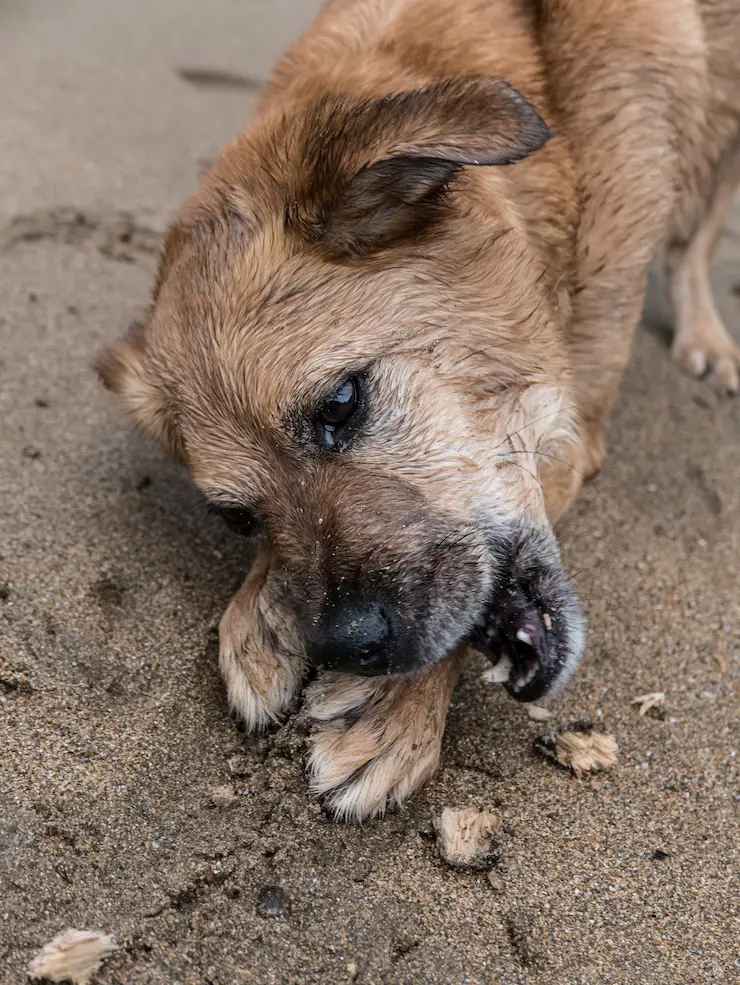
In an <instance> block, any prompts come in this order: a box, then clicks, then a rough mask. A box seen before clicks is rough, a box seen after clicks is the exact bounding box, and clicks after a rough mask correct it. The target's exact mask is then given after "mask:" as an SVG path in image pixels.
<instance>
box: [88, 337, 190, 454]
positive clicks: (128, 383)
mask: <svg viewBox="0 0 740 985" xmlns="http://www.w3.org/2000/svg"><path fill="white" fill-rule="evenodd" d="M93 367H94V369H95V371H96V372H97V374H98V376H99V378H100V380H101V382H102V383H103V386H105V387H106V389H108V390H110V391H111V392H112V393H114V394H115V395H116V397H117V398H118V400H119V401H120V403H121V404H122V406H123V408H124V410H126V411H127V412H128V413H129V414H130V415H131V417H132V418H133V419H134V421H135V422H136V424H137V425H138V427H139V428H140V429H141V430H142V431H143V432H144V433H145V434H147V435H148V436H149V437H150V438H153V439H154V440H155V441H158V442H159V443H160V444H162V445H163V446H164V447H165V449H166V450H167V451H168V452H169V453H170V454H171V455H172V456H173V457H174V458H176V459H178V460H181V459H182V447H181V440H180V437H179V432H178V430H177V426H176V421H175V416H174V413H173V408H172V402H171V399H170V396H169V394H167V393H166V391H165V390H164V388H163V387H162V385H161V384H159V383H158V382H157V380H156V379H155V377H154V374H153V373H152V367H151V366H150V365H149V361H148V359H147V352H146V328H145V326H144V324H143V323H141V322H134V323H133V324H132V325H131V326H130V327H129V330H128V332H127V333H126V335H125V336H124V337H123V338H122V339H120V340H119V341H118V342H116V343H114V344H113V345H112V346H109V347H108V348H107V349H104V350H103V351H102V352H101V353H99V354H98V356H97V357H96V358H95V360H94V363H93Z"/></svg>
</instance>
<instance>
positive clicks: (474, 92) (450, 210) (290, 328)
mask: <svg viewBox="0 0 740 985" xmlns="http://www.w3.org/2000/svg"><path fill="white" fill-rule="evenodd" d="M293 101H294V104H293V105H292V106H288V107H287V108H286V106H285V103H283V105H282V107H281V110H280V111H279V112H278V111H273V112H271V111H270V110H269V108H268V110H267V111H266V112H265V113H264V114H263V116H262V118H261V120H260V123H259V125H257V126H256V127H255V128H253V129H252V130H251V131H248V132H247V133H246V134H245V135H243V136H242V137H240V138H239V139H238V140H237V141H236V142H235V144H233V145H232V146H231V147H230V148H227V150H226V151H225V152H224V154H223V155H222V157H221V158H220V159H219V161H218V162H217V163H216V164H215V165H214V167H213V169H212V170H211V172H210V173H209V175H208V176H207V177H206V180H205V183H204V186H203V188H202V189H201V191H200V192H199V193H198V195H196V196H195V198H194V199H193V200H192V201H191V202H190V203H189V204H188V206H187V207H186V208H185V210H184V212H183V214H182V216H181V218H180V219H179V220H178V221H177V222H176V223H175V225H174V226H173V227H172V229H171V231H170V233H169V236H168V238H167V241H166V244H165V248H164V252H163V256H162V260H161V265H160V272H159V277H158V280H157V284H156V287H155V294H154V303H153V305H152V308H151V311H150V313H149V315H148V317H147V318H146V320H145V322H144V323H143V324H141V325H137V326H135V327H134V328H133V329H132V330H131V332H130V333H129V336H128V337H127V338H125V339H123V340H122V341H121V342H119V343H118V344H117V345H115V346H114V347H113V348H111V349H110V350H108V351H107V352H106V353H104V354H103V355H102V356H101V358H100V360H99V362H98V368H99V372H100V374H101V376H102V378H103V380H104V382H105V383H106V385H107V386H108V387H109V388H110V389H112V390H113V391H115V392H116V393H117V394H118V395H119V397H120V398H121V400H122V402H123V404H124V405H125V406H126V408H127V409H128V410H129V412H130V413H131V414H132V415H133V417H134V418H135V419H136V421H137V422H138V424H139V425H140V426H141V427H142V428H143V429H144V430H145V431H146V432H147V433H148V434H150V435H152V436H154V437H155V438H156V439H158V440H159V441H160V442H161V443H162V444H164V445H165V446H166V448H167V449H168V450H169V451H170V452H171V453H172V454H173V455H175V456H176V457H177V458H178V459H180V460H181V461H182V462H184V463H185V464H186V465H187V467H188V469H189V470H190V473H191V474H192V476H193V478H194V480H195V482H196V483H197V484H198V486H199V487H200V489H201V490H202V492H203V493H204V495H205V496H206V498H207V499H208V501H209V502H210V503H211V504H212V506H213V507H214V508H215V509H216V510H218V511H219V512H220V513H221V514H222V515H223V517H224V518H225V519H226V520H227V522H229V523H230V524H231V525H232V526H233V527H234V528H236V529H237V530H239V531H240V532H243V533H246V534H249V535H253V536H255V537H264V538H266V539H267V541H268V542H269V544H270V550H271V557H272V562H271V572H270V578H269V579H268V581H267V582H266V586H265V588H264V591H265V592H269V599H268V600H267V601H268V602H269V604H270V605H272V606H282V607H287V609H289V610H290V614H291V619H292V620H294V621H295V623H296V624H297V625H298V626H299V627H300V632H301V635H302V637H303V639H304V640H305V647H306V652H307V655H308V657H309V659H310V660H312V661H313V662H314V663H316V664H317V665H319V666H323V667H330V668H335V669H341V670H347V671H352V672H356V673H361V674H386V673H404V672H409V671H414V670H417V669H419V668H421V667H423V666H424V665H427V664H429V663H431V662H434V661H436V660H439V659H440V658H442V657H443V656H444V655H445V654H446V653H447V652H448V651H449V650H450V649H451V648H452V647H454V646H455V645H456V644H458V643H459V642H460V641H461V640H464V639H466V638H470V639H472V640H473V641H474V642H475V643H476V644H477V645H478V646H480V647H483V648H486V649H488V650H489V651H490V652H491V653H492V654H494V653H495V654H496V655H497V656H498V655H500V654H504V655H508V656H509V657H510V658H511V659H512V660H513V669H512V672H511V680H510V683H509V687H510V690H511V691H512V693H515V694H516V696H518V697H520V698H522V699H524V700H533V699H534V698H536V697H538V696H539V695H540V694H541V693H543V692H544V691H546V690H548V689H550V687H551V686H552V685H553V684H555V683H556V682H557V681H558V680H562V679H564V677H565V676H567V673H566V672H567V671H568V669H569V668H570V667H571V666H572V665H573V664H574V663H575V662H576V661H577V659H578V657H579V655H580V650H581V645H582V630H581V621H580V616H579V614H578V609H577V607H576V605H575V603H574V601H573V599H572V597H571V594H570V592H569V590H568V588H567V585H566V582H565V579H564V577H563V575H562V573H561V570H560V566H559V560H558V554H557V550H556V548H555V546H554V541H553V538H552V534H551V531H550V528H549V525H548V521H547V517H546V513H545V505H544V503H543V495H542V489H541V486H540V483H539V480H538V470H539V466H540V463H541V462H542V461H547V460H548V456H556V455H557V454H558V451H559V449H560V448H561V447H562V444H563V442H565V441H567V440H568V438H569V437H570V426H571V414H570V410H571V404H572V400H571V396H570V392H569V382H568V380H569V372H568V365H567V355H566V346H565V343H564V340H563V338H562V335H561V327H560V325H561V320H562V313H560V312H558V311H557V301H556V292H555V291H554V290H553V287H552V284H551V282H550V281H549V280H548V272H547V270H546V266H545V263H544V262H543V259H542V258H541V256H540V255H539V254H538V253H537V250H536V249H534V248H533V246H532V245H531V243H530V239H529V234H528V230H527V225H526V222H525V221H524V219H523V218H522V216H521V215H520V214H519V213H518V210H517V208H516V207H515V206H514V205H513V204H512V201H511V197H510V196H507V192H506V189H507V187H510V183H511V182H516V173H517V172H516V169H506V170H507V171H508V172H509V173H507V174H506V175H504V174H503V173H502V171H501V168H500V167H497V166H503V165H511V164H513V163H514V162H516V161H519V160H521V159H523V158H525V157H527V156H528V155H530V154H532V153H533V152H535V151H537V150H538V149H539V148H540V147H541V146H542V145H543V144H544V143H545V142H546V141H547V139H548V137H549V131H548V129H547V127H546V125H545V124H544V123H543V121H542V120H541V119H540V117H539V116H538V114H537V113H536V112H535V111H534V109H533V108H532V107H531V106H530V105H529V103H527V102H526V101H525V100H524V98H523V97H522V96H521V95H520V94H519V93H518V92H517V91H516V90H515V89H513V88H511V87H510V86H508V85H507V84H506V83H504V82H501V81H496V80H469V81H466V82H450V83H443V84H439V85H434V86H430V87H427V88H425V89H420V90H414V91H410V92H405V93H401V94H398V95H391V96H386V97H381V98H377V99H366V100H363V101H356V100H351V99H349V98H344V97H337V96H333V95H326V96H323V97H321V98H318V97H315V98H312V99H308V98H306V99H305V100H304V101H303V102H301V97H300V96H298V95H296V96H294V97H293ZM474 165H479V166H483V167H473V166H474Z"/></svg>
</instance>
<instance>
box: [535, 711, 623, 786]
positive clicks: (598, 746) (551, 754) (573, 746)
mask: <svg viewBox="0 0 740 985" xmlns="http://www.w3.org/2000/svg"><path fill="white" fill-rule="evenodd" d="M534 746H535V749H536V750H537V752H539V753H541V754H542V755H543V756H547V757H548V759H552V760H553V761H554V762H556V763H557V764H558V765H559V766H563V767H565V769H569V770H572V771H573V775H574V776H577V777H580V776H582V775H583V774H584V773H590V772H596V771H597V770H605V769H608V768H609V767H610V766H613V765H614V764H615V763H616V761H617V748H618V747H617V740H616V739H615V738H614V736H613V735H610V734H609V733H608V732H601V731H598V730H597V729H595V728H594V727H593V723H591V722H586V721H578V722H572V723H569V724H568V727H567V728H564V729H562V730H558V729H548V730H547V731H546V732H544V733H541V734H540V735H538V736H537V738H536V739H535V740H534Z"/></svg>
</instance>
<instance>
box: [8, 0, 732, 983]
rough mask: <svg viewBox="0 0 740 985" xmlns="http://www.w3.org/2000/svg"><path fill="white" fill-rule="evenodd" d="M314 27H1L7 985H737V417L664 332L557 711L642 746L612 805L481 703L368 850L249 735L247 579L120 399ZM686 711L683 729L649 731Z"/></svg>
mask: <svg viewBox="0 0 740 985" xmlns="http://www.w3.org/2000/svg"><path fill="white" fill-rule="evenodd" d="M314 6H315V4H313V3H308V2H304V3H297V2H289V0H285V2H277V0H269V2H268V0H262V2H258V0H251V2H249V0H217V2H210V3H208V4H204V3H198V2H197V0H187V2H185V0H168V2H165V0H158V2H156V3H152V2H150V0H148V2H145V0H127V2H126V3H125V4H122V3H119V2H113V0H66V2H64V3H55V4H50V3H48V2H44V0H24V2H20V0H18V2H15V3H13V2H6V3H4V4H3V6H2V12H1V13H0V91H2V93H3V99H2V100H1V101H0V134H1V135H2V138H1V139H2V158H3V179H2V183H1V184H0V219H1V220H2V225H3V231H2V233H1V234H0V269H1V270H2V277H1V281H0V291H1V292H2V305H1V306H0V420H1V421H2V427H1V428H0V455H1V456H2V458H1V460H0V464H1V468H2V487H1V491H0V702H1V703H0V743H1V745H0V750H1V753H2V758H1V760H0V983H1V985H14V983H20V982H23V981H24V980H25V967H26V963H27V961H28V960H29V958H31V957H32V956H33V954H34V953H35V952H36V950H37V949H38V948H39V947H40V946H41V945H42V944H43V943H44V942H45V941H47V940H48V939H50V938H51V937H53V936H54V935H55V934H57V933H58V932H59V931H61V930H63V929H64V928H65V927H67V926H74V927H80V928H85V927H99V928H102V929H103V930H106V931H108V932H110V933H112V934H114V935H115V937H116V939H117V940H118V941H119V942H120V943H121V945H122V947H121V950H119V951H118V952H117V953H116V954H115V955H114V956H113V957H112V958H111V959H110V960H109V961H108V962H107V963H106V965H105V966H104V969H103V970H102V971H101V973H100V976H99V979H98V980H99V981H100V982H104V983H111V985H112V983H120V985H124V983H126V985H154V983H183V985H200V983H204V985H205V983H208V985H239V983H250V982H254V983H260V985H269V983H297V985H309V983H332V985H334V983H342V982H349V981H352V980H355V981H356V982H360V983H363V985H370V983H389V985H390V983H393V985H402V983H403V985H412V983H413V985H419V983H434V985H437V983H439V985H441V983H453V985H457V983H463V982H469V983H491V985H493V983H506V985H515V983H516V985H520V983H521V985H549V983H558V985H561V983H562V985H569V983H587V985H595V983H610V985H611V983H628V982H629V983H650V985H662V983H666V985H668V983H670V985H689V983H697V985H699V983H700V985H707V983H715V982H716V983H730V982H733V981H736V980H737V978H736V976H737V975H738V973H739V972H738V966H737V951H736V947H737V936H736V935H737V931H738V925H737V892H736V891H737V883H736V882H735V885H734V890H735V892H734V893H733V892H732V878H733V867H734V868H735V876H736V874H737V862H738V851H737V848H738V842H737V827H735V828H733V813H732V812H733V807H734V800H735V798H736V795H737V760H736V758H735V755H736V752H735V747H736V744H737V711H738V707H737V703H734V704H733V697H732V687H733V683H734V684H735V686H736V683H737V666H738V653H739V651H740V497H738V493H737V490H738V486H739V485H740V455H738V447H739V441H738V439H739V437H740V403H739V402H732V401H726V400H723V399H720V398H718V397H717V396H715V395H714V393H713V392H712V391H711V390H710V389H709V388H708V387H707V386H706V385H705V384H702V383H698V382H694V381H691V380H688V379H685V378H683V377H682V376H681V375H680V374H679V372H678V371H677V370H676V369H675V368H674V366H673V365H672V364H671V362H670V361H669V359H668V358H667V355H666V351H665V337H664V333H663V332H662V331H661V330H659V329H657V330H653V331H647V330H643V331H642V332H641V333H640V336H639V339H638V343H637V347H636V352H635V357H634V360H633V363H632V366H631V368H630V370H629V373H628V375H627V378H626V381H625V385H624V390H623V393H622V396H621V399H620V401H619V403H618V406H617V408H616V410H615V413H614V417H613V421H612V425H611V428H610V450H611V457H610V460H609V464H608V468H607V470H606V472H605V473H604V475H603V477H602V478H601V479H600V480H599V482H598V483H597V484H596V485H594V486H593V487H591V488H590V489H589V490H587V492H586V493H585V494H584V496H583V498H582V499H581V501H580V502H579V504H578V506H577V508H576V509H575V511H574V513H573V515H572V517H571V518H570V519H569V521H568V522H567V524H566V526H565V527H564V530H563V542H564V546H565V552H566V555H567V558H568V562H569V567H570V569H571V570H572V571H573V572H574V573H575V575H574V578H575V583H576V585H577V586H578V587H579V590H580V592H581V595H582V598H583V600H584V605H585V608H586V610H587V612H588V615H589V619H590V623H591V635H590V643H589V648H588V654H587V657H586V660H585V662H584V664H583V668H582V671H581V672H580V674H579V676H578V678H577V680H576V681H575V682H574V683H573V685H572V686H571V688H570V689H569V690H568V692H567V693H566V694H565V695H564V696H563V697H561V698H560V699H559V700H558V702H557V704H556V705H555V710H556V712H557V714H558V715H559V716H560V715H562V716H565V717H567V718H584V717H591V718H593V719H594V720H596V721H598V722H600V723H603V725H604V726H605V727H606V728H608V729H609V730H610V731H612V732H613V733H614V734H615V735H616V737H617V739H618V741H619V745H620V760H619V765H618V767H617V768H616V769H615V770H614V771H613V772H611V773H608V774H601V775H598V776H595V777H592V778H589V779H584V780H581V781H580V782H579V781H577V780H575V779H573V778H572V777H571V776H570V775H568V774H567V773H565V772H563V771H560V770H558V769H557V768H556V767H554V766H553V765H551V764H548V763H546V762H544V761H542V760H541V759H539V758H537V756H536V755H535V754H534V752H533V748H532V744H533V738H534V736H535V734H536V732H537V730H538V726H536V725H535V724H533V723H532V722H530V721H529V720H528V719H527V716H526V714H525V712H524V710H523V709H522V708H521V707H520V706H518V705H516V704H515V703H514V702H512V701H510V700H508V699H506V697H505V696H504V695H503V694H502V693H500V691H499V690H498V689H496V688H491V687H488V688H487V687H485V686H484V685H482V684H481V683H480V680H479V675H480V669H481V668H476V669H475V670H473V671H471V672H470V673H469V674H468V676H467V678H466V679H465V680H464V682H463V684H462V685H461V687H460V689H459V691H458V692H457V694H456V696H455V701H454V706H453V709H452V712H451V716H450V721H449V727H448V731H447V736H446V739H445V745H444V753H443V761H442V768H441V771H440V773H439V775H438V777H437V779H436V780H435V781H434V782H433V783H432V784H431V785H430V786H429V787H428V788H427V789H426V790H425V791H424V792H423V793H421V794H420V795H418V796H416V797H415V798H414V800H413V802H412V804H411V806H410V808H409V809H408V811H407V812H404V813H402V814H395V815H392V816H389V817H388V818H386V819H385V820H383V821H381V822H377V823H373V824H370V825H368V826H366V827H364V828H357V827H339V826H337V825H335V824H333V823H332V822H331V821H329V820H328V819H327V818H326V817H325V816H324V815H323V814H322V812H321V810H320V809H319V807H318V806H317V805H315V804H312V803H310V802H309V800H308V798H307V796H306V788H305V783H304V777H303V766H302V758H303V753H304V746H303V742H304V740H303V739H302V738H301V737H300V736H299V735H297V734H295V733H294V732H293V731H292V730H291V727H290V725H289V726H288V727H287V728H285V729H284V730H282V731H278V732H275V733H273V734H270V735H268V736H266V737H263V738H260V739H256V740H255V739H252V738H248V737H246V736H245V735H244V734H243V733H242V732H241V731H240V729H239V727H238V725H237V724H236V723H235V722H234V721H232V720H231V719H230V718H229V715H228V713H227V708H226V705H225V701H224V693H223V689H222V686H221V682H220V680H219V675H218V671H217V667H216V650H217V642H216V626H217V622H218V618H219V616H220V614H221V612H222V610H223V608H224V606H225V604H226V601H227V599H228V598H229V595H230V593H231V592H232V591H233V590H234V589H235V587H236V586H237V584H238V582H239V580H240V577H241V575H242V573H243V570H244V567H245V558H244V556H243V555H242V553H241V548H240V545H239V544H238V543H234V542H233V541H232V540H231V539H229V537H228V536H227V535H225V534H224V532H223V531H222V529H221V528H220V526H219V525H218V524H217V523H216V522H215V521H212V520H210V519H208V518H206V517H203V516H201V515H200V514H199V513H198V511H197V509H196V499H195V496H194V495H193V493H192V491H191V489H190V487H189V485H188V482H187V480H186V478H185V477H184V476H183V475H181V474H180V473H179V472H178V471H177V470H176V469H175V468H173V467H172V466H170V465H168V464H167V463H165V462H164V461H162V459H161V457H160V456H159V455H158V454H157V453H156V452H155V451H153V450H152V449H150V448H148V447H147V446H145V445H144V444H143V443H142V442H141V441H139V440H138V439H137V438H135V437H134V436H132V435H131V433H130V432H129V430H128V429H127V427H126V425H125V424H124V422H122V420H121V419H120V417H119V416H118V415H117V414H116V413H115V411H114V410H113V408H112V407H111V406H110V404H109V402H108V400H107V398H106V396H105V395H104V394H103V393H102V392H101V391H100V390H99V388H98V386H97V383H96V381H95V380H94V378H93V376H92V374H91V372H90V371H89V369H88V365H89V359H90V356H91V354H92V353H93V352H94V351H95V349H96V348H97V347H98V346H99V345H100V344H101V343H103V342H104V341H105V340H108V339H110V338H112V337H113V336H114V335H116V334H117V333H118V332H119V331H121V330H122V329H123V328H124V327H125V325H126V324H127V323H128V321H129V319H130V318H131V317H133V316H134V315H136V314H137V312H138V311H139V310H140V308H141V306H142V305H143V304H144V303H145V301H146V298H147V292H148V289H149V284H150V277H151V272H152V267H153V262H154V250H155V249H156V244H157V239H158V235H159V234H160V232H161V230H162V227H163V224H164V222H165V220H166V217H167V215H168V214H169V213H170V211H171V210H172V209H173V208H174V207H175V206H176V205H177V204H178V202H180V200H181V199H182V198H183V196H184V195H185V194H186V193H187V192H188V190H189V189H190V188H191V187H192V185H193V183H194V181H195V180H196V175H197V172H198V169H199V167H200V166H201V165H202V162H203V160H206V159H208V158H209V157H211V156H212V155H213V154H214V152H215V151H216V150H217V148H218V147H219V145H220V144H221V143H222V142H224V141H225V140H227V139H228V138H230V137H231V136H232V135H233V134H234V133H235V132H236V131H237V130H238V129H239V128H240V126H241V125H242V123H243V121H244V120H245V119H246V117H247V115H248V112H249V104H250V100H251V99H253V87H252V86H251V85H250V82H249V79H250V78H251V79H253V80H255V81H259V80H260V79H261V78H264V75H265V73H266V72H267V70H268V68H269V65H270V62H271V60H272V58H273V57H274V55H275V53H276V52H277V51H278V49H279V48H280V47H281V46H282V45H283V44H284V42H285V41H286V40H288V39H289V38H290V37H291V36H293V35H295V34H297V33H298V31H299V30H300V29H301V28H302V26H303V24H304V23H305V22H306V20H307V19H308V17H309V15H310V13H311V11H312V8H313V7H314ZM204 70H207V72H205V74H204ZM214 71H217V72H221V73H232V74H233V73H237V74H239V75H242V76H247V77H248V78H247V79H245V80H243V82H242V84H237V82H235V81H234V80H233V79H232V81H231V83H229V84H223V83H224V80H223V79H221V81H220V82H219V80H218V78H214V77H213V76H212V75H211V76H209V75H208V72H214ZM237 81H238V80H237ZM739 257H740V213H736V214H735V216H734V218H733V219H731V221H730V225H729V227H728V231H727V233H726V235H725V237H724V238H723V241H722V244H721V249H720V253H719V256H718V258H717V263H716V283H717V288H718V291H719V296H720V300H721V304H722V308H723V311H724V314H725V316H726V318H727V319H728V322H729V323H730V324H731V325H732V326H733V329H734V330H735V331H736V332H738V333H740V296H738V289H737V287H735V290H734V292H733V285H734V284H737V282H740V263H738V258H739ZM653 320H654V321H655V319H653ZM733 675H734V676H733ZM655 690H664V691H665V692H666V696H667V699H666V709H665V715H664V716H663V717H660V716H654V715H646V716H645V717H643V718H640V717H639V716H638V714H637V710H636V709H635V708H634V707H633V706H631V705H630V701H631V699H632V698H633V697H634V696H636V695H638V694H641V693H643V692H646V691H655ZM733 719H734V720H733ZM540 727H541V726H540ZM224 785H228V786H230V787H232V788H233V791H234V793H235V798H234V803H233V805H232V806H230V807H223V806H221V807H218V806H214V804H213V801H212V792H213V790H214V788H217V787H222V786H224ZM447 804H453V805H459V806H463V805H477V806H481V807H483V806H487V807H491V808H493V809H495V810H496V811H498V812H500V813H501V814H502V815H503V818H504V822H505V825H506V837H505V840H504V846H503V857H502V860H501V863H500V866H499V867H498V869H497V870H496V872H495V878H494V883H495V885H492V884H491V882H490V881H489V879H488V877H487V875H486V873H469V874H466V873H461V872H459V871H453V870H451V869H449V868H447V867H446V866H445V865H444V863H442V861H441V860H440V859H439V857H438V854H437V851H436V848H435V844H434V841H433V838H432V834H431V819H432V817H433V815H434V814H435V813H437V812H438V811H439V810H440V809H441V808H442V807H443V806H445V805H447ZM268 887H279V888H280V889H281V890H282V893H283V894H284V899H285V901H286V902H285V905H284V907H283V908H282V910H283V912H282V915H280V916H273V917H268V916H264V915H263V913H264V907H263V906H262V905H261V904H260V900H261V894H262V893H263V891H264V890H265V889H266V888H268ZM263 902H264V901H263Z"/></svg>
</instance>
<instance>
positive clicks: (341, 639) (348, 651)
mask: <svg viewBox="0 0 740 985" xmlns="http://www.w3.org/2000/svg"><path fill="white" fill-rule="evenodd" d="M395 622H396V619H395V612H394V609H393V607H392V606H391V605H390V604H389V603H388V602H386V601H373V602H363V603H357V602H347V603H345V604H343V605H341V606H336V607H333V608H332V609H331V610H330V612H329V613H328V614H327V616H326V617H325V618H324V619H323V620H322V622H321V627H320V632H319V634H318V639H317V640H316V642H315V645H314V647H313V663H314V664H315V665H316V666H318V667H323V668H324V669H326V670H341V671H348V672H350V673H353V674H368V675H374V674H383V673H387V672H388V670H389V665H390V657H389V653H390V649H391V646H392V644H393V641H394V638H395V635H396V633H395V629H394V627H395Z"/></svg>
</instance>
